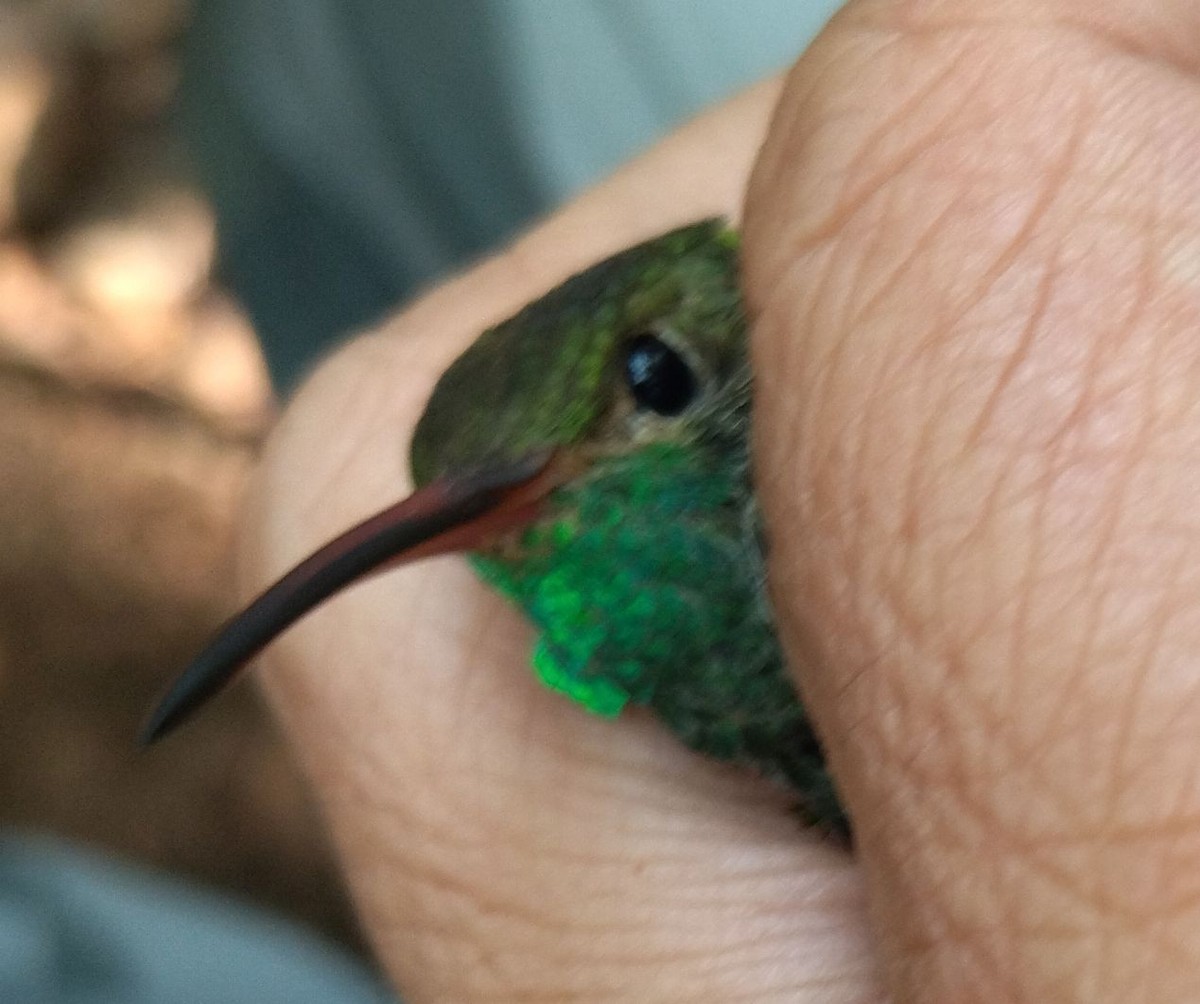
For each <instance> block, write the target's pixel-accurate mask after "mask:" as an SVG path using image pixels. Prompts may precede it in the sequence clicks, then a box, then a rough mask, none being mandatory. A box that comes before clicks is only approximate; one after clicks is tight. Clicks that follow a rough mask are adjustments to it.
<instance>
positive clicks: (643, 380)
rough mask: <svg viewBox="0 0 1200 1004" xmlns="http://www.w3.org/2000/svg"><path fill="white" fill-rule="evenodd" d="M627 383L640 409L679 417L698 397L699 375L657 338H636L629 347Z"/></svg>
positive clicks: (626, 371)
mask: <svg viewBox="0 0 1200 1004" xmlns="http://www.w3.org/2000/svg"><path fill="white" fill-rule="evenodd" d="M625 381H626V383H628V385H629V392H630V393H631V394H632V395H633V400H634V401H635V402H636V403H637V406H638V407H639V408H644V409H646V410H648V411H653V412H656V413H657V414H659V415H668V416H670V415H678V414H679V413H680V412H681V411H683V409H684V408H686V407H687V406H688V405H689V404H691V403H692V399H693V398H694V397H695V396H696V390H697V381H696V374H694V373H693V372H692V368H691V367H690V366H689V365H688V364H687V361H686V360H685V359H684V358H683V356H681V355H680V354H679V353H678V352H676V351H675V350H674V349H673V348H671V346H669V345H668V344H667V343H666V342H664V341H663V340H662V339H661V338H659V337H658V336H657V335H652V334H640V335H636V336H635V337H634V338H632V339H631V340H630V341H629V343H628V345H626V347H625Z"/></svg>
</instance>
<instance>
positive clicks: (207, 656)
mask: <svg viewBox="0 0 1200 1004" xmlns="http://www.w3.org/2000/svg"><path fill="white" fill-rule="evenodd" d="M553 456H554V454H553V452H552V451H541V452H537V453H531V454H529V455H527V456H525V457H522V458H521V459H519V460H516V461H513V462H506V463H503V464H497V465H494V466H491V467H486V468H480V469H478V470H474V471H469V472H466V473H462V474H450V475H444V476H442V477H440V478H438V479H437V480H435V481H432V482H430V483H429V484H427V485H425V486H424V487H423V488H419V489H417V490H416V491H415V492H413V493H412V494H411V495H410V496H408V498H406V499H404V500H403V501H401V502H397V503H395V504H394V505H391V506H388V507H387V508H386V509H384V510H382V511H381V512H378V513H376V514H375V515H374V516H371V517H369V518H367V519H365V520H363V521H362V522H361V523H359V524H358V525H357V526H354V527H352V528H351V529H349V530H347V531H346V532H345V533H343V534H341V535H340V536H338V537H335V538H334V539H333V540H331V541H330V542H329V543H328V544H326V545H325V546H324V547H322V548H320V549H319V550H317V551H316V552H314V553H313V554H311V555H310V556H309V557H307V558H305V559H304V560H303V561H301V562H300V564H298V565H297V566H296V567H295V568H293V569H292V570H291V571H290V572H288V573H287V574H286V575H284V576H283V578H281V579H280V580H279V581H278V582H276V583H275V584H274V585H273V586H271V587H270V588H269V589H267V591H266V592H264V593H263V594H262V595H261V596H259V597H258V599H256V600H255V601H254V602H253V603H251V604H250V605H249V606H248V607H246V609H245V610H243V611H242V612H241V613H239V614H237V615H236V616H235V617H234V618H233V619H232V620H230V621H229V622H228V623H227V624H226V625H225V626H224V627H223V628H222V629H221V631H220V632H219V633H218V634H217V636H216V637H215V638H214V639H213V640H212V642H210V643H209V645H208V647H207V648H205V649H204V651H203V652H201V653H200V654H199V655H198V656H197V657H196V658H195V659H194V660H193V661H192V663H191V665H190V666H188V667H187V669H185V670H184V671H183V673H181V674H180V675H179V677H178V678H177V679H176V680H175V682H174V683H173V684H172V685H171V687H170V688H169V689H168V691H167V693H166V695H165V696H164V697H163V698H162V700H161V701H160V702H159V703H158V705H157V707H155V709H154V711H153V713H152V714H151V715H150V717H149V718H148V719H147V720H146V723H145V725H144V726H143V727H142V731H141V733H140V736H139V739H140V742H141V743H142V744H143V745H146V744H149V743H152V742H154V741H155V740H157V739H161V738H162V737H163V736H164V735H166V734H167V733H168V732H170V731H172V730H173V729H174V728H175V727H176V726H178V725H179V724H180V723H182V722H183V721H185V720H186V719H187V718H188V717H190V716H191V714H192V713H193V712H194V711H195V710H196V709H197V708H199V707H200V705H202V704H203V703H204V702H205V701H207V700H208V699H209V698H210V697H212V696H213V695H214V694H216V693H217V692H218V691H219V690H220V689H221V688H222V687H224V686H225V684H226V683H228V682H229V681H230V679H232V677H233V676H234V675H235V674H236V673H237V671H238V670H239V669H241V668H242V666H244V665H245V664H246V663H247V662H249V661H250V660H251V659H253V658H254V656H256V655H257V654H258V653H259V652H261V651H262V650H263V649H264V648H266V646H267V645H269V644H270V643H271V642H272V641H273V640H274V639H275V638H276V637H277V636H278V635H280V634H281V633H282V632H283V631H285V630H286V629H287V628H289V627H290V626H291V625H292V624H294V623H295V622H296V621H298V620H299V619H300V618H301V617H303V616H304V615H305V614H306V613H308V612H309V611H310V610H312V609H313V608H314V607H316V606H319V605H320V604H321V603H323V602H324V601H325V600H327V599H329V597H331V596H333V595H334V594H335V593H337V592H340V591H341V590H342V589H344V588H346V587H347V586H349V585H352V584H354V583H355V582H358V581H360V580H362V579H364V578H366V577H367V576H369V575H371V574H372V573H374V572H379V571H383V570H385V569H387V568H391V567H395V566H398V565H403V564H408V563H410V562H413V561H417V560H419V559H421V558H429V557H433V556H434V555H438V554H450V553H453V552H457V551H467V550H473V549H477V548H479V547H481V546H483V545H485V544H487V543H488V542H489V541H491V540H493V539H495V538H496V537H497V536H498V535H500V534H502V533H504V532H506V531H508V530H512V529H515V528H518V527H521V526H525V525H527V524H528V523H529V522H531V521H532V520H533V518H534V517H535V516H536V515H537V513H538V511H539V509H540V507H541V503H542V502H543V501H544V500H545V497H546V495H547V494H548V493H549V492H550V491H551V490H552V489H553V488H554V487H555V486H556V485H557V484H558V483H559V482H560V481H561V477H557V476H556V474H555V472H554V465H553V464H552V463H551V460H552V459H553Z"/></svg>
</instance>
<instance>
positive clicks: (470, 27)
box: [182, 0, 837, 388]
mask: <svg viewBox="0 0 1200 1004" xmlns="http://www.w3.org/2000/svg"><path fill="white" fill-rule="evenodd" d="M836 6H837V3H836V2H835V0H739V2H736V3H735V2H732V0H460V2H456V3H444V4H438V3H428V2H423V0H388V2H382V0H291V2H280V0H203V2H201V3H200V4H199V5H198V8H197V20H196V23H195V25H194V29H193V32H192V35H191V39H190V43H189V46H188V59H187V69H186V73H185V81H184V101H183V105H182V108H183V112H184V115H183V122H184V124H185V126H186V129H187V132H188V135H189V136H190V138H191V141H192V147H193V149H194V151H195V152H196V154H197V157H198V159H199V162H200V164H201V167H202V173H203V177H204V179H205V181H206V183H207V185H208V187H209V189H210V191H211V193H212V194H213V196H214V197H215V200H216V203H217V206H218V212H219V219H220V246H221V252H222V262H223V274H224V276H225V278H226V279H227V281H228V282H229V283H230V284H231V285H232V286H233V288H234V289H235V291H236V292H237V293H238V294H239V296H240V297H241V299H242V300H243V302H244V303H245V304H246V306H247V307H248V308H249V310H250V313H251V316H252V319H253V321H254V322H255V325H256V327H257V329H258V331H259V333H260V336H261V338H262V340H263V343H264V346H265V348H266V350H267V354H268V359H269V361H270V363H271V366H272V370H273V372H274V374H275V376H276V379H277V382H278V383H279V384H280V385H281V386H282V387H284V388H286V387H288V386H289V385H291V384H292V383H293V382H294V381H295V379H296V377H297V376H298V375H299V374H300V373H301V372H302V371H303V369H304V368H305V367H307V366H308V365H309V363H310V361H311V359H312V358H313V356H314V355H316V354H317V353H319V352H320V351H321V350H322V348H323V347H324V346H326V345H328V344H329V343H330V342H331V341H333V340H334V339H336V338H337V337H338V336H340V335H342V334H343V333H345V332H346V331H347V330H348V329H352V328H355V327H359V326H362V325H365V324H367V323H369V322H371V321H373V320H375V319H377V318H378V317H379V316H380V315H382V314H383V313H385V312H386V311H388V310H390V309H392V308H394V307H395V306H397V305H398V304H399V303H401V302H402V301H404V300H405V299H406V298H407V297H409V296H411V295H412V294H413V293H414V292H415V291H416V290H417V289H419V288H420V287H421V286H423V285H425V284H428V283H429V282H431V281H433V280H434V279H436V278H437V277H439V276H440V275H442V274H444V273H445V272H446V271H447V270H449V269H454V268H458V267H461V266H463V265H464V264H465V263H467V262H469V261H470V260H471V259H473V258H474V257H476V256H478V255H479V254H481V253H482V252H484V251H485V250H487V249H489V248H492V247H495V246H496V245H498V244H499V243H500V242H502V241H503V240H505V239H506V238H508V237H510V236H511V235H512V234H513V233H514V232H515V231H516V230H518V229H519V228H521V227H522V226H524V225H526V224H528V223H529V221H530V220H531V219H533V218H534V217H536V216H537V215H539V214H541V213H543V212H545V211H546V210H548V209H549V208H551V207H553V206H555V205H557V204H558V203H561V202H562V201H563V200H564V199H566V198H568V197H569V196H571V195H572V194H574V193H575V192H577V191H578V190H579V189H580V188H581V187H583V186H585V185H587V184H589V183H591V182H593V181H595V180H597V179H599V178H601V177H603V176H604V175H605V174H607V173H608V172H609V171H611V170H612V169H613V168H614V167H616V166H617V165H618V164H620V163H621V162H622V161H624V160H626V159H627V158H629V157H631V156H632V155H634V154H635V153H637V152H638V151H639V150H642V149H644V148H645V147H647V146H648V145H650V144H651V143H653V142H654V140H656V139H657V138H659V137H660V136H662V135H663V134H664V133H666V132H667V131H669V130H670V129H671V128H673V127H674V126H676V125H678V124H680V123H681V122H682V121H684V120H686V119H688V118H689V117H691V116H693V115H695V114H696V113H697V112H699V111H700V110H702V109H703V108H704V107H706V106H708V105H710V104H712V103H713V102H715V101H718V100H720V99H721V98H724V97H727V96H729V95H731V94H732V93H734V92H736V91H737V90H739V89H741V88H743V87H744V86H746V85H748V84H750V83H752V82H753V81H755V80H758V79H760V78H762V77H763V76H765V75H767V74H768V73H770V72H772V71H774V70H776V69H779V68H781V67H784V66H786V65H787V64H788V63H790V62H791V61H792V60H793V59H795V57H796V56H797V55H798V54H799V53H800V52H801V51H802V50H803V48H804V47H805V45H806V44H807V43H808V41H809V40H810V39H811V38H812V36H813V35H814V34H815V33H816V32H817V31H818V30H819V28H820V27H821V26H822V25H823V24H824V22H825V21H826V20H827V19H828V17H829V16H830V14H831V13H832V11H833V10H834V9H835V8H836Z"/></svg>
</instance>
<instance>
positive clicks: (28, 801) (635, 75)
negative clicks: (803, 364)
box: [0, 0, 836, 999]
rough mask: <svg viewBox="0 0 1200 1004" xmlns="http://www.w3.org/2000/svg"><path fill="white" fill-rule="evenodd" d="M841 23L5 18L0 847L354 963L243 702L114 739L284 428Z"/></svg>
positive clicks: (351, 937)
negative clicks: (425, 314) (280, 933)
mask: <svg viewBox="0 0 1200 1004" xmlns="http://www.w3.org/2000/svg"><path fill="white" fill-rule="evenodd" d="M835 6H836V3H834V2H833V0H812V2H801V0H747V2H744V3H732V2H729V0H704V2H696V3H690V4H686V5H685V4H681V3H676V2H674V0H639V2H635V0H595V2H588V0H470V2H465V3H462V4H450V5H435V4H424V3H419V2H415V0H408V2H401V0H325V2H323V0H292V2H279V0H0V832H8V833H13V832H15V833H20V834H24V835H27V836H30V835H32V836H35V837H41V836H44V835H53V836H54V837H55V838H61V839H64V840H67V841H70V842H71V843H72V844H75V845H79V846H83V847H86V848H90V849H92V850H98V851H102V852H104V853H106V854H111V855H113V856H114V857H115V858H117V859H119V860H123V861H133V862H138V863H141V864H143V865H147V866H150V867H152V868H153V869H155V870H159V871H162V872H170V873H174V874H176V875H181V876H185V877H187V878H189V879H192V880H196V881H198V882H199V883H202V884H203V885H204V886H206V887H208V888H210V889H217V890H226V891H228V892H230V893H232V894H234V895H235V896H236V897H237V898H238V899H240V900H242V901H253V902H255V903H258V904H261V905H264V906H266V907H268V908H269V909H271V910H272V911H276V912H278V913H279V914H281V915H284V916H286V917H289V918H292V919H294V920H297V921H299V922H300V923H301V924H303V925H304V926H305V927H306V928H308V929H310V930H315V931H318V932H321V933H322V934H324V935H328V936H329V937H330V938H331V939H333V940H334V941H336V942H338V943H340V944H341V945H343V946H345V947H346V948H348V949H349V950H350V951H351V952H361V951H362V950H363V949H362V943H361V940H360V938H359V935H358V934H357V933H356V930H355V927H354V924H353V921H352V919H351V912H350V910H349V908H348V906H347V903H346V901H345V898H344V895H343V893H342V890H341V886H340V883H339V881H338V878H337V875H336V870H335V868H334V866H333V864H332V861H331V858H330V855H329V852H328V849H327V847H326V844H325V841H324V836H323V832H322V829H321V826H320V823H319V821H318V820H317V817H316V815H315V812H314V810H313V806H312V805H311V803H310V801H309V799H308V796H307V795H306V792H305V788H304V785H303V783H302V782H301V780H300V778H299V777H298V775H297V772H296V770H295V769H294V767H293V765H292V763H291V760H290V758H289V756H288V754H287V751H286V749H285V748H284V746H283V745H282V743H281V741H280V739H279V738H278V736H277V735H276V734H275V733H274V732H273V731H272V729H271V727H270V724H269V722H268V720H267V718H266V716H265V714H264V713H263V712H262V711H261V709H260V708H259V706H258V704H257V701H256V697H255V694H254V692H253V688H249V687H238V688H234V690H233V691H231V692H230V693H229V694H228V696H226V697H224V698H222V701H221V705H220V707H219V709H214V712H213V713H211V714H209V715H206V716H203V717H202V718H201V719H200V720H199V721H197V723H196V724H195V725H194V726H191V727H189V728H188V729H186V730H184V731H183V732H182V733H181V734H180V735H178V736H177V737H173V738H172V739H171V741H170V742H167V743H164V744H163V745H162V746H161V747H159V748H156V749H154V750H153V751H152V752H149V753H143V752H140V751H138V750H137V749H136V748H135V746H134V743H133V736H134V735H135V733H136V730H137V726H138V723H139V721H140V719H141V718H142V716H143V715H144V713H145V712H146V710H147V708H148V705H149V703H150V702H151V701H152V700H153V698H154V696H155V695H156V694H157V692H158V691H159V690H160V689H161V687H162V686H163V684H164V683H165V681H166V680H167V679H168V678H169V676H170V675H171V674H172V673H173V672H175V671H177V670H178V669H179V668H180V667H181V666H182V665H183V664H184V663H185V662H186V661H187V658H188V657H189V656H190V655H191V654H193V653H194V652H195V651H196V650H197V648H198V647H199V646H200V645H201V643H202V642H203V641H204V640H205V638H206V636H207V635H208V634H209V633H210V632H211V631H212V629H213V628H214V626H215V625H216V624H218V623H219V622H220V620H221V619H223V617H224V616H226V615H227V614H228V613H230V612H231V611H230V608H229V604H230V595H231V589H230V572H231V545H232V526H233V518H234V513H235V510H236V507H237V504H238V499H239V497H240V494H241V492H242V488H243V484H244V482H245V479H246V476H247V472H248V471H249V469H250V467H251V465H252V464H253V460H254V456H255V453H256V451H257V449H258V447H259V445H260V444H261V442H262V440H263V437H264V436H265V434H266V433H267V431H268V429H269V428H270V425H271V422H272V420H273V418H274V416H275V414H276V413H277V410H278V406H277V404H276V400H277V399H278V397H279V396H281V395H282V394H284V393H286V391H287V390H288V389H289V388H290V387H291V386H293V384H294V383H295V381H296V380H297V379H298V378H299V376H300V375H301V374H302V373H303V372H304V371H305V369H306V368H307V367H309V366H310V365H311V363H312V361H313V359H314V358H315V357H317V356H318V355H320V354H321V353H322V352H324V351H326V350H327V349H328V347H329V346H330V345H331V344H333V343H334V342H335V341H336V340H337V339H338V338H340V337H342V336H344V335H345V334H346V333H347V332H350V331H352V330H353V329H355V328H356V327H360V326H363V325H366V324H369V323H370V322H372V321H373V320H376V319H378V318H379V317H381V316H382V315H383V314H384V313H386V312H387V311H389V310H391V309H393V308H394V307H396V306H397V305H398V304H400V303H401V302H403V300H404V299H406V298H407V297H410V296H412V295H413V294H414V292H416V291H418V290H419V289H420V288H421V287H422V286H423V285H425V284H428V283H430V282H432V281H434V280H435V279H436V278H437V277H438V276H439V275H441V274H443V273H444V272H446V271H447V270H448V269H452V268H457V267H461V266H462V265H464V264H465V263H467V262H469V261H470V260H471V259H472V258H473V257H475V256H477V255H479V254H480V253H482V252H484V251H485V250H486V249H488V248H489V247H493V246H495V245H496V244H497V243H498V242H500V241H502V240H504V239H505V238H507V237H509V236H511V235H512V234H513V233H514V232H515V231H516V230H517V229H519V228H520V227H522V226H524V225H527V224H528V222H529V221H530V220H531V219H532V218H533V217H535V216H536V215H537V214H539V213H542V212H544V211H546V210H547V209H548V208H550V207H552V206H553V205H555V204H557V203H559V202H561V201H562V200H563V199H565V198H567V197H569V196H570V195H571V194H572V193H574V192H575V191H577V190H578V189H579V188H580V187H582V186H584V185H585V184H588V183H590V182H592V181H594V180H596V179H597V178H599V177H601V176H602V175H603V174H605V173H606V172H607V171H609V170H611V169H612V168H613V167H614V166H616V165H617V164H619V163H620V162H621V161H622V160H624V159H625V158H627V157H629V156H631V155H632V154H634V153H636V152H637V151H638V150H640V149H642V148H644V147H645V146H647V145H649V144H650V143H651V142H653V141H654V140H655V139H656V138H657V137H659V136H660V135H662V134H663V133H665V132H666V131H668V130H669V129H670V128H671V127H673V126H674V125H677V124H678V123H680V122H681V121H683V120H684V119H686V118H687V117H689V116H691V115H693V114H695V113H696V112H698V111H699V110H701V109H702V108H703V107H704V106H706V105H708V104H710V103H711V102H713V101H716V100H719V99H720V98H722V97H725V96H728V95H729V94H731V93H733V92H735V91H736V90H738V89H739V88H741V87H743V86H745V85H747V84H749V83H751V82H753V81H754V80H756V79H758V78H760V77H761V76H763V75H765V74H766V73H768V72H770V71H772V70H774V69H777V68H781V67H783V66H786V65H787V64H788V63H789V62H790V61H791V60H792V59H794V58H795V56H796V55H797V54H798V53H799V52H800V51H801V50H802V49H803V47H804V45H805V44H806V43H807V41H808V39H809V38H811V36H812V35H813V34H815V32H816V31H817V30H818V29H819V27H820V26H821V24H822V23H823V22H824V20H825V19H826V18H827V17H828V16H829V14H830V13H831V11H832V9H833V8H834V7H835ZM273 388H274V389H273ZM402 449H403V444H402V443H399V442H398V443H397V454H398V457H399V456H400V455H401V451H402ZM2 878H3V876H2V874H0V893H3V891H4V886H3V881H2ZM0 905H2V904H0ZM2 913H3V910H2V909H0V940H2V939H3V937H4V931H5V928H4V925H3V923H2V921H3V916H2ZM0 954H2V946H0ZM0 985H2V983H0ZM72 999H74V998H72Z"/></svg>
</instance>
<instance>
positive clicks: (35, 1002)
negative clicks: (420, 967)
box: [0, 835, 395, 1004]
mask: <svg viewBox="0 0 1200 1004" xmlns="http://www.w3.org/2000/svg"><path fill="white" fill-rule="evenodd" d="M0 1001H3V1002H5V1004H118V1002H119V1004H167V1002H170V1004H243V1002H244V1004H327V1002H329V1001H338V1002H344V1004H385V1002H389V1001H390V1002H392V1004H395V998H394V997H392V996H391V995H390V994H389V993H388V992H387V991H385V990H384V989H383V988H382V987H381V986H380V985H379V983H378V982H376V981H375V979H374V978H373V977H372V976H371V975H370V974H369V973H368V972H367V971H366V970H365V969H364V967H363V966H362V965H361V964H360V963H358V962H357V961H355V960H352V959H351V958H349V957H348V956H346V955H345V954H343V953H341V952H339V951H337V950H335V949H334V948H333V947H331V946H329V945H327V944H326V943H324V942H323V941H321V940H320V939H318V938H316V937H315V936H312V935H309V934H307V933H305V932H304V931H302V930H300V929H298V928H296V927H293V926H291V925H289V924H287V923H285V922H284V921H281V920H278V919H276V918H273V917H270V916H268V915H267V914H264V913H261V912H258V911H255V910H252V909H250V908H249V907H246V906H242V905H240V904H237V903H234V902H232V901H230V900H228V899H223V898H221V897H218V896H214V895H209V894H205V893H202V892H200V891H198V890H196V889H194V888H191V887H188V886H186V885H183V884H182V883H179V882H174V881H167V880H165V879H162V878H160V877H158V876H155V875H153V874H151V873H149V872H145V871H141V870H138V869H135V868H133V867H130V866H127V865H121V864H118V863H117V862H115V861H113V860H110V859H106V858H103V857H101V856H99V855H94V854H88V853H84V852H81V851H79V850H75V849H72V848H69V847H67V846H66V845H64V844H60V843H51V842H49V841H46V840H38V839H34V838H30V837H18V836H13V835H8V836H0Z"/></svg>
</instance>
